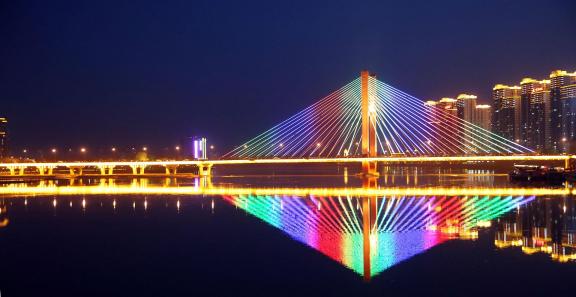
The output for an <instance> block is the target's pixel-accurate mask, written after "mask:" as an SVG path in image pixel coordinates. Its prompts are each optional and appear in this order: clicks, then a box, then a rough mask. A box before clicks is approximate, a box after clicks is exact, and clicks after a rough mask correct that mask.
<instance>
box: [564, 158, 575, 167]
mask: <svg viewBox="0 0 576 297" xmlns="http://www.w3.org/2000/svg"><path fill="white" fill-rule="evenodd" d="M574 158H576V156H567V157H566V159H564V169H566V170H570V169H574V161H576V160H575V159H574Z"/></svg>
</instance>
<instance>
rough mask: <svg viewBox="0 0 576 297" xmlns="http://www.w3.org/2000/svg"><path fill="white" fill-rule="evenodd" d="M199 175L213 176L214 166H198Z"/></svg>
mask: <svg viewBox="0 0 576 297" xmlns="http://www.w3.org/2000/svg"><path fill="white" fill-rule="evenodd" d="M198 175H200V176H210V175H212V164H205V163H203V164H198Z"/></svg>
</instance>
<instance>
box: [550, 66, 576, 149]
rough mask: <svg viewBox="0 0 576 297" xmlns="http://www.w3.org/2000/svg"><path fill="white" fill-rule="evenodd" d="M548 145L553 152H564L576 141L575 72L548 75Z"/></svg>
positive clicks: (559, 72) (558, 72)
mask: <svg viewBox="0 0 576 297" xmlns="http://www.w3.org/2000/svg"><path fill="white" fill-rule="evenodd" d="M550 109H551V110H550V126H551V135H550V138H551V139H550V143H551V147H552V148H553V150H554V152H566V150H567V144H568V143H569V142H573V141H574V140H576V135H575V134H576V132H575V131H574V130H575V129H576V124H575V122H576V71H575V72H573V73H570V72H567V71H565V70H555V71H552V73H550Z"/></svg>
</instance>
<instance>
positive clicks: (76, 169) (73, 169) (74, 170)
mask: <svg viewBox="0 0 576 297" xmlns="http://www.w3.org/2000/svg"><path fill="white" fill-rule="evenodd" d="M68 171H69V172H70V175H71V176H78V175H82V173H83V171H84V166H68Z"/></svg>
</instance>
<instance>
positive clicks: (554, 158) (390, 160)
mask: <svg viewBox="0 0 576 297" xmlns="http://www.w3.org/2000/svg"><path fill="white" fill-rule="evenodd" d="M570 159H576V156H575V155H512V156H456V157H433V156H429V157H369V158H363V157H349V158H291V159H280V158H278V159H245V160H244V159H243V160H184V161H88V162H28V163H26V162H24V163H0V167H22V166H31V167H37V166H44V167H58V166H62V167H75V166H86V167H89V166H94V167H101V166H170V165H183V166H184V165H196V166H198V165H227V164H230V165H233V164H292V163H294V164H300V163H302V164H303V163H361V162H379V163H420V162H432V163H433V162H473V161H566V160H570Z"/></svg>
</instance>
